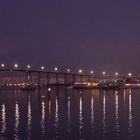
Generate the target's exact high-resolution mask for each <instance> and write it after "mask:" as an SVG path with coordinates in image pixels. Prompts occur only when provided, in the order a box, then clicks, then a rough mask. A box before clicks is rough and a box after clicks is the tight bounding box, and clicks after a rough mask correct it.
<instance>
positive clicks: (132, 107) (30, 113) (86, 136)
mask: <svg viewBox="0 0 140 140" xmlns="http://www.w3.org/2000/svg"><path fill="white" fill-rule="evenodd" d="M6 139H7V140H14V139H15V140H22V139H23V140H24V139H25V140H28V139H32V140H57V139H58V140H79V139H80V140H140V90H120V91H98V90H86V91H85V90H81V91H80V90H72V89H67V88H53V89H52V91H51V92H48V91H47V90H42V91H40V92H37V91H36V92H23V91H18V90H17V91H14V90H11V91H10V90H5V91H0V140H6Z"/></svg>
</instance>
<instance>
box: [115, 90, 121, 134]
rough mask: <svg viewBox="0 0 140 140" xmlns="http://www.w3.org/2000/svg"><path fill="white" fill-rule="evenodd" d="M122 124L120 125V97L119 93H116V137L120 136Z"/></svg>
mask: <svg viewBox="0 0 140 140" xmlns="http://www.w3.org/2000/svg"><path fill="white" fill-rule="evenodd" d="M119 128H120V124H119V95H118V91H116V92H115V130H116V136H117V137H119V135H120V129H119Z"/></svg>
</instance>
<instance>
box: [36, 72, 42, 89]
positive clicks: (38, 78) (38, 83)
mask: <svg viewBox="0 0 140 140" xmlns="http://www.w3.org/2000/svg"><path fill="white" fill-rule="evenodd" d="M37 85H38V89H40V88H41V73H40V72H38V75H37Z"/></svg>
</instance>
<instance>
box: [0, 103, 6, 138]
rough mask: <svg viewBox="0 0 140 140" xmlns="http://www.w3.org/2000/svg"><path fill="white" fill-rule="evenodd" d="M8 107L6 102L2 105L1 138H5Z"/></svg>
mask: <svg viewBox="0 0 140 140" xmlns="http://www.w3.org/2000/svg"><path fill="white" fill-rule="evenodd" d="M6 125H7V123H6V107H5V105H4V104H2V106H1V139H5V133H6V129H7V128H6Z"/></svg>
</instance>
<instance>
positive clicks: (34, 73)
mask: <svg viewBox="0 0 140 140" xmlns="http://www.w3.org/2000/svg"><path fill="white" fill-rule="evenodd" d="M0 72H1V73H2V72H16V73H24V75H25V76H24V80H23V81H18V80H17V82H16V86H22V85H36V86H38V87H41V86H43V85H73V84H75V83H78V82H79V83H84V82H96V83H99V82H112V81H115V80H125V79H126V78H127V77H126V76H119V75H117V76H112V75H95V74H93V73H91V74H84V73H82V72H81V73H80V72H79V73H71V72H58V71H52V72H51V71H46V70H44V69H43V68H42V69H40V70H35V69H31V68H30V69H29V68H26V69H20V68H18V67H14V68H5V67H4V68H1V69H0ZM2 79H3V78H2ZM9 79H10V80H9V81H10V82H9V81H8V82H6V80H5V82H3V80H1V85H4V86H5V85H6V86H7V85H8V86H13V83H14V82H13V81H12V80H11V79H12V78H9ZM15 81H16V80H15Z"/></svg>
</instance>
